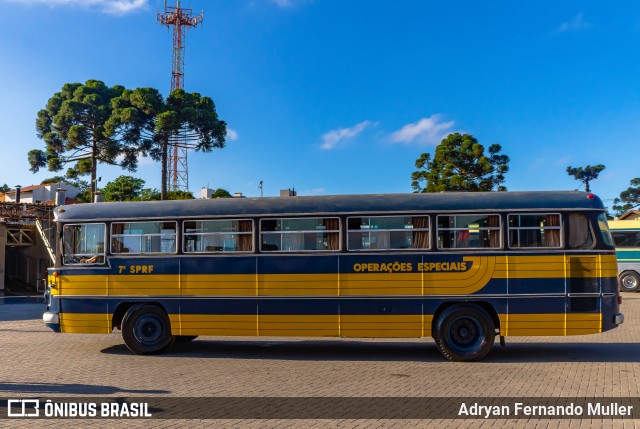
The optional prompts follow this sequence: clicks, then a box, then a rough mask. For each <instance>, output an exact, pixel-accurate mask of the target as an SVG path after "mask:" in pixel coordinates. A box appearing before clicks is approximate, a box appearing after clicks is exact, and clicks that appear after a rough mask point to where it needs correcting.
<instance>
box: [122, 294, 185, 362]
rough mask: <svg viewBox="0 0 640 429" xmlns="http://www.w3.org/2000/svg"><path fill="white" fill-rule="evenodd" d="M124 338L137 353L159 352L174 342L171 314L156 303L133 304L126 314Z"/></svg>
mask: <svg viewBox="0 0 640 429" xmlns="http://www.w3.org/2000/svg"><path fill="white" fill-rule="evenodd" d="M122 338H123V339H124V343H125V344H126V345H127V347H128V348H129V350H131V351H132V352H134V353H136V354H139V355H146V354H154V353H159V352H161V351H163V350H164V349H166V348H167V347H169V346H170V345H171V343H172V342H173V336H172V335H171V322H170V321H169V316H167V313H165V312H164V310H162V309H161V308H160V307H157V306H155V305H145V304H140V305H136V306H133V307H131V308H130V309H129V311H127V314H125V316H124V320H123V322H122Z"/></svg>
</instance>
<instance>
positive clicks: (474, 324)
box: [433, 304, 496, 362]
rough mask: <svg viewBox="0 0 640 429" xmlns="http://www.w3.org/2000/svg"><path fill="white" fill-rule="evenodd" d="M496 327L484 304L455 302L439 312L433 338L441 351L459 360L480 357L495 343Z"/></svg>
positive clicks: (449, 357)
mask: <svg viewBox="0 0 640 429" xmlns="http://www.w3.org/2000/svg"><path fill="white" fill-rule="evenodd" d="M495 330H496V328H495V325H494V323H493V320H492V319H491V316H489V314H488V313H487V312H486V310H485V309H483V308H482V307H480V306H477V305H473V304H455V305H452V306H451V307H447V308H446V309H445V310H444V311H443V312H442V313H441V314H440V316H438V319H437V320H436V323H435V325H434V329H433V339H434V340H435V342H436V345H437V346H438V349H439V350H440V353H442V354H443V355H444V357H446V358H447V359H449V360H452V361H456V362H463V361H470V360H479V359H482V358H483V357H484V356H486V354H487V353H489V351H491V348H492V347H493V341H494V340H495V337H496V332H495Z"/></svg>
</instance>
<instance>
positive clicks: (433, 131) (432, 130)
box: [391, 114, 455, 146]
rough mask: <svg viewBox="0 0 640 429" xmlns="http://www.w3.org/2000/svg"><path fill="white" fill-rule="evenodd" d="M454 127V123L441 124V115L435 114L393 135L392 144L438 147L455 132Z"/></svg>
mask: <svg viewBox="0 0 640 429" xmlns="http://www.w3.org/2000/svg"><path fill="white" fill-rule="evenodd" d="M454 125H455V122H454V121H448V122H441V115H439V114H434V115H431V116H430V117H428V118H422V119H420V120H419V121H418V122H413V123H411V124H407V125H405V126H404V127H402V128H400V129H399V130H398V131H395V132H394V133H392V134H391V142H392V143H416V144H418V145H421V146H427V145H437V144H439V143H440V142H441V141H442V139H443V138H445V137H446V136H448V135H449V134H450V133H452V132H453V126H454Z"/></svg>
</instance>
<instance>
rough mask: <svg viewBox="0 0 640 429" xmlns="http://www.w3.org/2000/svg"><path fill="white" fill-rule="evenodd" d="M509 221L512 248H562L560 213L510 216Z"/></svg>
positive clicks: (510, 245)
mask: <svg viewBox="0 0 640 429" xmlns="http://www.w3.org/2000/svg"><path fill="white" fill-rule="evenodd" d="M507 219H508V223H509V227H508V230H509V247H510V248H512V249H521V248H527V249H531V248H545V247H546V248H556V249H559V248H561V247H562V240H561V237H562V225H561V222H560V214H559V213H535V214H534V213H531V214H510V215H509V216H508V217H507Z"/></svg>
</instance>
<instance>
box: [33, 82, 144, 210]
mask: <svg viewBox="0 0 640 429" xmlns="http://www.w3.org/2000/svg"><path fill="white" fill-rule="evenodd" d="M123 91H124V88H123V87H122V86H114V87H111V88H109V87H107V86H106V85H105V84H104V83H103V82H101V81H98V80H88V81H87V82H85V84H84V85H83V84H81V83H67V84H65V85H64V86H63V87H62V91H60V92H57V93H55V94H54V95H53V97H51V98H50V99H49V101H48V102H47V106H46V107H45V108H44V109H42V110H40V111H39V112H38V116H37V119H36V131H37V136H38V138H40V139H42V140H44V142H45V150H44V151H43V150H39V149H33V150H31V151H29V154H28V160H29V165H30V170H31V171H32V172H34V173H35V172H37V171H38V170H39V169H40V168H42V167H45V166H46V167H47V168H48V169H49V171H60V170H62V168H63V167H64V166H66V165H69V167H68V169H67V172H66V176H67V177H68V178H71V179H75V178H77V177H78V176H81V175H90V177H91V179H90V184H91V185H92V186H91V198H93V192H94V191H95V186H96V172H97V164H98V162H101V163H106V164H112V165H118V164H119V165H120V166H121V167H123V168H125V169H127V170H129V171H133V170H135V168H136V166H137V164H136V163H137V158H136V157H135V153H136V152H135V151H131V150H129V151H128V152H127V151H126V150H125V147H124V146H123V144H122V143H121V142H119V141H118V140H115V139H113V138H111V137H110V136H108V135H107V134H105V123H106V121H107V120H108V119H109V117H110V116H111V112H112V109H111V100H112V99H113V98H114V97H118V96H120V95H121V94H122V92H123ZM123 154H124V155H125V156H124V157H122V159H121V160H120V161H118V160H117V158H118V156H119V155H123Z"/></svg>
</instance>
